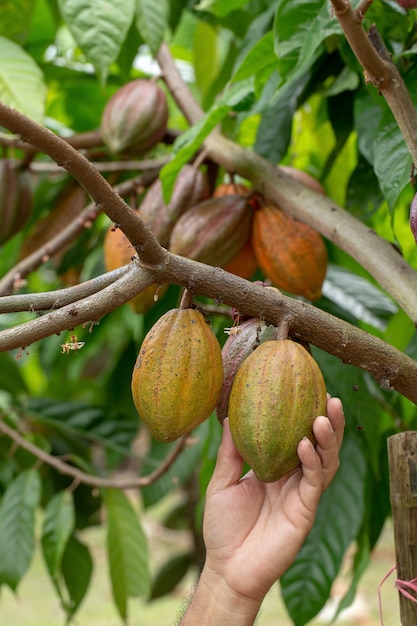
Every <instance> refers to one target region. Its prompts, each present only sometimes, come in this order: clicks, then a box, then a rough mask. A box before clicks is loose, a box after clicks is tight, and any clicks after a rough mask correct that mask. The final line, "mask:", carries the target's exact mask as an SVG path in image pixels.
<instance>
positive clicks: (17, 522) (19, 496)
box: [0, 470, 41, 590]
mask: <svg viewBox="0 0 417 626" xmlns="http://www.w3.org/2000/svg"><path fill="white" fill-rule="evenodd" d="M40 491H41V483H40V478H39V474H38V472H36V471H34V470H26V471H24V472H22V473H21V474H19V476H18V477H17V478H16V479H15V480H14V481H13V482H12V483H10V484H9V486H8V488H7V490H6V491H5V493H4V496H3V499H2V501H1V503H0V585H1V584H6V585H8V586H9V587H10V588H11V589H13V590H16V588H17V585H18V583H19V581H20V580H21V578H22V577H23V576H24V574H25V573H26V571H27V569H28V568H29V565H30V562H31V560H32V555H33V549H34V526H35V511H36V507H37V506H38V504H39V498H40Z"/></svg>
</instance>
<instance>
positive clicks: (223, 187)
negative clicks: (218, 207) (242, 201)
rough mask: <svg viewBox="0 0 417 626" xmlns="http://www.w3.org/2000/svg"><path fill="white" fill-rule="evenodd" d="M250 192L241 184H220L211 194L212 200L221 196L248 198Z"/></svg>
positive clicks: (248, 188)
mask: <svg viewBox="0 0 417 626" xmlns="http://www.w3.org/2000/svg"><path fill="white" fill-rule="evenodd" d="M251 193H252V190H251V189H250V187H248V186H247V185H244V184H243V183H221V184H220V185H218V187H216V189H215V190H214V192H213V198H221V197H222V196H245V197H247V196H249V195H250V194H251Z"/></svg>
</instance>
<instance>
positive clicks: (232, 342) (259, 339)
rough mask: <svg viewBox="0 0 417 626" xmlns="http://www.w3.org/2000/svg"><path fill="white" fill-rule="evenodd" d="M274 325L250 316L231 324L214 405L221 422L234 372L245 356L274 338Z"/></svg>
mask: <svg viewBox="0 0 417 626" xmlns="http://www.w3.org/2000/svg"><path fill="white" fill-rule="evenodd" d="M276 333H277V329H276V327H275V326H271V325H268V324H266V322H264V321H262V320H260V319H257V318H255V317H252V318H251V319H248V320H246V321H244V322H243V323H242V324H240V325H239V326H232V328H231V329H230V334H229V336H228V338H227V340H226V342H225V344H224V346H223V348H222V359H223V374H224V378H223V387H222V391H221V394H220V398H219V401H218V403H217V406H216V414H217V419H218V420H219V422H220V423H221V424H222V423H223V420H224V419H225V418H226V417H227V415H228V408H229V397H230V392H231V390H232V385H233V381H234V379H235V376H236V372H237V371H238V369H239V367H240V366H241V364H242V363H243V361H244V360H245V359H246V357H247V356H249V355H250V354H252V352H253V351H254V350H255V349H256V348H258V346H260V345H261V343H263V342H264V341H270V340H271V339H275V338H276Z"/></svg>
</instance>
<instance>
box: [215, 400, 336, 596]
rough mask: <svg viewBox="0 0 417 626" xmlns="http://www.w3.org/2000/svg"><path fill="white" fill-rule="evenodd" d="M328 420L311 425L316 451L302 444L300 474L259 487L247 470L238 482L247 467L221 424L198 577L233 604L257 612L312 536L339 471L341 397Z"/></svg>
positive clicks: (330, 406)
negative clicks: (218, 587)
mask: <svg viewBox="0 0 417 626" xmlns="http://www.w3.org/2000/svg"><path fill="white" fill-rule="evenodd" d="M327 415H328V417H323V416H321V417H318V418H317V419H316V420H315V422H314V427H313V432H314V436H315V438H316V448H314V447H313V445H312V443H311V442H310V441H309V440H308V439H303V440H302V441H301V442H300V443H299V446H298V449H297V452H298V456H299V458H300V461H301V463H302V465H301V467H299V468H297V469H296V470H294V471H293V472H290V473H289V474H287V475H286V476H284V477H283V478H281V479H280V480H279V481H277V482H275V483H263V482H261V481H260V480H258V479H257V478H256V476H255V474H254V473H253V472H252V471H250V472H248V474H246V475H245V476H244V477H243V478H241V473H242V469H243V465H244V462H243V459H242V457H241V456H240V454H239V452H238V451H237V449H236V447H235V445H234V443H233V440H232V437H231V434H230V429H229V425H228V420H225V422H224V432H223V438H222V443H221V445H220V448H219V451H218V457H217V462H216V467H215V470H214V473H213V476H212V479H211V481H210V484H209V486H208V489H207V497H206V507H205V513H204V526H203V534H204V541H205V545H206V549H207V556H206V563H205V566H204V570H203V574H205V576H206V578H207V577H211V578H213V577H214V578H215V579H217V580H218V581H221V584H222V586H223V587H225V588H227V589H229V590H230V593H231V594H232V595H234V596H235V597H241V598H245V599H247V600H249V601H253V602H255V604H256V605H260V603H261V602H262V600H263V598H264V597H265V595H266V593H267V592H268V590H269V589H270V587H271V586H272V585H273V583H274V582H275V581H276V580H277V579H278V578H279V577H280V576H281V575H282V574H283V573H284V572H285V571H286V570H287V569H288V567H289V566H290V565H291V563H292V562H293V560H294V559H295V557H296V555H297V554H298V552H299V550H300V548H301V546H302V544H303V542H304V540H305V538H306V537H307V535H308V533H309V532H310V530H311V528H312V526H313V523H314V518H315V515H316V511H317V506H318V504H319V500H320V496H321V494H322V492H323V491H324V490H325V489H326V488H327V487H328V485H329V484H330V482H331V481H332V479H333V477H334V475H335V474H336V471H337V469H338V467H339V456H338V453H339V450H340V446H341V443H342V438H343V430H344V416H343V408H342V403H341V401H340V400H339V399H338V398H330V399H328V402H327Z"/></svg>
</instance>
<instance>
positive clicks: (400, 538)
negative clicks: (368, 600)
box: [388, 430, 417, 626]
mask: <svg viewBox="0 0 417 626" xmlns="http://www.w3.org/2000/svg"><path fill="white" fill-rule="evenodd" d="M388 459H389V471H390V499H391V506H392V516H393V524H394V542H395V557H396V565H397V579H399V580H406V581H410V580H412V579H413V578H416V577H417V431H411V430H410V431H406V432H404V433H399V434H397V435H393V436H392V437H389V438H388ZM408 591H409V593H411V595H412V596H414V597H416V600H417V594H415V593H414V594H413V592H412V591H410V590H408ZM399 600H400V617H401V624H402V626H416V625H417V602H413V601H412V600H410V599H409V598H406V597H404V596H403V595H402V594H401V593H400V594H399Z"/></svg>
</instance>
